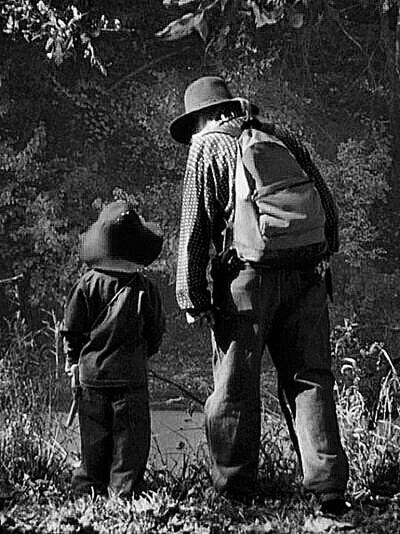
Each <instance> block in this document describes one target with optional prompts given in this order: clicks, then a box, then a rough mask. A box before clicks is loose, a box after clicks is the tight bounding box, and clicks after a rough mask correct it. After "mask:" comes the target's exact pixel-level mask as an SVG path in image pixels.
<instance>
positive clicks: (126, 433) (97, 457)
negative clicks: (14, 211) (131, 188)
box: [63, 201, 165, 498]
mask: <svg viewBox="0 0 400 534" xmlns="http://www.w3.org/2000/svg"><path fill="white" fill-rule="evenodd" d="M161 245H162V237H161V236H160V234H159V233H158V231H157V230H156V228H155V226H154V225H152V224H151V223H145V222H144V221H143V220H142V219H141V218H140V217H139V216H138V215H137V214H136V212H135V210H134V209H133V207H132V206H131V205H130V204H129V203H127V202H122V201H118V202H112V203H111V204H109V205H107V206H106V207H105V208H103V210H102V212H101V214H100V216H99V218H98V220H97V221H96V222H95V223H94V224H93V225H92V226H91V227H90V228H89V230H88V231H87V232H86V234H84V236H83V239H82V243H81V259H82V260H83V261H84V262H85V263H86V264H87V265H88V266H89V267H90V270H89V271H88V272H86V273H85V274H84V275H83V276H82V277H81V278H80V280H79V281H78V282H77V284H76V285H75V287H74V288H73V289H72V291H71V293H70V296H69V298H68V302H67V306H66V311H65V320H64V324H65V327H64V331H63V335H64V338H65V346H66V372H67V373H68V374H70V375H71V374H72V372H73V371H74V370H75V369H76V368H75V369H74V368H73V366H74V365H78V366H79V377H80V385H81V396H80V399H79V426H80V433H81V456H82V461H81V466H80V468H79V469H78V470H77V471H76V472H75V473H74V476H73V479H72V488H73V490H74V491H75V492H76V493H78V494H82V493H87V492H89V493H90V492H91V491H92V490H93V491H95V492H96V493H103V494H104V493H106V490H107V487H110V489H111V490H113V491H114V492H116V493H117V494H118V495H120V496H122V497H128V498H129V497H130V496H131V495H132V494H133V493H134V492H138V491H140V489H141V487H142V484H143V476H144V472H145V468H146V463H147V459H148V455H149V449H150V411H149V401H148V390H147V372H146V361H147V358H149V356H151V355H152V354H154V353H155V352H157V350H158V348H159V346H160V343H161V339H162V335H163V333H164V329H165V318H164V314H163V311H162V307H161V300H160V295H159V292H158V290H157V288H156V286H155V285H153V284H152V283H151V282H150V280H148V279H147V278H146V277H145V276H144V274H143V273H141V272H140V271H139V270H138V269H139V268H140V267H141V266H146V265H149V264H150V263H152V262H153V261H154V260H155V259H156V258H157V256H158V255H159V253H160V251H161Z"/></svg>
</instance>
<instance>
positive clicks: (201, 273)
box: [176, 133, 237, 313]
mask: <svg viewBox="0 0 400 534" xmlns="http://www.w3.org/2000/svg"><path fill="white" fill-rule="evenodd" d="M236 150H237V143H236V139H235V138H234V137H232V136H230V135H224V134H216V133H210V134H207V135H204V136H202V137H198V138H194V140H193V142H192V144H191V146H190V150H189V156H188V161H187V165H186V172H185V178H184V183H183V197H182V212H181V225H180V238H179V253H178V266H177V274H176V297H177V301H178V305H179V307H180V308H181V309H183V310H191V311H193V312H195V313H197V312H200V311H205V310H207V309H209V308H210V305H211V300H210V293H209V291H208V289H207V286H208V282H207V276H206V272H207V265H208V262H209V257H210V245H211V242H212V241H214V244H215V240H214V239H213V237H215V235H216V233H217V232H218V230H217V229H218V228H221V227H223V226H224V222H223V215H222V212H223V210H224V209H225V207H226V205H227V204H228V196H229V173H233V172H234V167H235V162H236ZM221 219H222V220H221Z"/></svg>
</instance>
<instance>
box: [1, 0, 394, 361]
mask: <svg viewBox="0 0 400 534" xmlns="http://www.w3.org/2000/svg"><path fill="white" fill-rule="evenodd" d="M27 6H28V7H29V6H30V8H29V9H28V7H27ZM68 6H69V3H67V2H62V1H57V2H56V1H54V2H51V4H50V5H48V4H45V3H44V2H38V3H32V4H30V3H29V2H22V1H10V2H1V8H0V9H1V23H2V29H3V32H2V34H1V35H0V76H1V79H0V82H1V88H0V89H1V93H0V94H1V96H0V123H1V127H0V179H1V190H0V239H1V257H0V279H2V280H4V279H8V278H10V277H13V276H16V275H23V277H21V278H20V279H18V280H17V281H16V282H15V284H17V286H15V284H14V283H4V284H2V285H0V290H1V292H2V295H1V299H0V301H1V307H2V314H3V315H5V316H7V315H8V314H9V313H11V312H12V311H13V309H14V308H13V307H14V306H15V305H16V304H18V306H19V307H20V308H22V312H23V314H24V315H25V316H26V318H27V320H29V321H33V322H40V320H41V314H40V310H41V309H46V310H50V309H52V310H53V309H54V310H55V311H56V313H57V314H60V313H61V309H62V305H63V302H64V299H65V296H66V295H67V293H68V290H69V288H70V287H71V285H72V283H73V281H74V280H75V279H76V277H77V275H78V273H79V270H80V268H81V266H80V264H79V259H78V256H77V252H78V241H79V234H80V233H81V232H83V231H84V230H85V228H86V227H87V226H88V225H89V224H90V223H91V222H92V221H93V220H94V219H95V217H96V215H97V212H98V209H99V208H100V207H101V205H102V203H103V202H106V201H109V200H111V199H112V198H119V197H124V196H127V195H128V196H130V198H132V199H133V200H134V201H135V202H136V203H137V206H138V209H139V210H140V211H142V212H143V214H144V215H145V216H146V217H148V218H151V219H153V220H156V221H158V222H159V223H160V224H161V226H162V227H163V229H164V231H165V234H166V240H165V246H164V249H163V254H162V257H161V259H160V260H159V261H158V262H157V263H156V264H155V265H154V266H153V270H154V271H155V273H156V276H157V277H158V279H159V280H162V281H163V282H162V285H163V288H164V289H163V291H164V294H165V297H166V300H167V308H168V309H173V307H174V298H173V287H172V286H171V285H170V284H171V283H173V276H174V265H175V259H176V251H177V231H178V223H179V212H180V195H181V180H182V176H183V172H184V165H185V161H186V154H187V153H186V149H185V148H184V147H182V146H179V145H177V144H176V143H174V142H173V141H172V139H171V138H170V137H169V131H168V125H169V123H170V121H171V120H172V119H173V118H174V117H176V116H177V115H178V114H180V113H182V111H183V92H184V89H185V87H186V86H187V84H188V83H189V82H191V81H192V80H193V79H195V78H196V77H198V76H200V75H204V74H218V75H222V76H224V77H225V78H226V79H227V80H228V82H229V84H230V86H231V87H232V91H233V92H234V93H235V94H240V95H243V96H246V97H248V98H250V99H251V100H252V101H254V102H256V103H257V104H258V105H259V106H260V108H261V110H262V115H263V116H264V117H265V118H268V119H272V120H276V121H279V122H281V123H283V124H285V125H287V126H289V127H290V128H292V129H293V130H294V131H296V132H297V133H298V134H299V135H300V136H301V137H302V139H303V141H304V142H305V143H306V144H307V145H308V146H309V148H310V151H311V152H312V154H313V157H314V158H315V160H316V162H317V164H318V166H319V167H320V169H321V171H322V173H323V175H324V177H325V178H326V180H327V181H328V183H329V184H330V186H331V188H332V189H333V191H334V193H335V197H336V200H337V202H338V205H339V209H340V213H341V243H342V245H341V252H340V254H339V255H338V256H337V257H336V258H335V277H334V283H335V302H334V308H333V315H334V319H333V320H334V321H335V323H336V322H341V321H342V320H343V318H348V319H350V320H352V321H353V320H354V321H356V322H357V324H358V325H359V329H360V331H361V332H363V334H362V335H365V336H366V337H367V338H368V337H369V338H371V339H372V338H374V339H380V340H382V341H384V342H385V343H386V344H387V345H388V346H389V347H390V349H391V350H393V349H394V350H397V349H398V339H399V332H400V326H399V315H400V306H399V281H400V274H399V254H400V225H399V206H400V170H399V169H400V112H399V98H400V96H399V86H400V78H399V54H400V37H399V36H400V29H399V28H400V18H399V9H400V7H399V2H397V1H388V0H384V1H382V2H381V1H370V0H359V1H356V0H354V1H343V0H342V1H339V0H331V1H323V0H319V1H315V2H311V1H308V2H307V1H290V0H287V1H280V0H274V1H258V2H251V1H238V0H234V1H233V0H232V1H229V0H217V1H215V0H214V1H192V2H191V1H188V0H176V1H174V0H170V1H165V2H162V1H161V0H135V1H119V0H115V1H111V2H106V1H101V0H98V1H94V0H93V1H89V0H85V1H83V0H82V1H79V2H76V3H75V5H74V6H73V8H71V7H68ZM16 287H17V292H16V291H15V289H16ZM16 298H17V299H18V302H17V303H16V302H15V299H16ZM393 356H395V354H393Z"/></svg>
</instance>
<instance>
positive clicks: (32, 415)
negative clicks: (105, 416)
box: [0, 317, 67, 484]
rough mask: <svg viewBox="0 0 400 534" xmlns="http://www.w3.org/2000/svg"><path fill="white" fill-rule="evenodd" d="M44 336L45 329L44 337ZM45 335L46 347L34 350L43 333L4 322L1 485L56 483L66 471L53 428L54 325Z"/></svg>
mask: <svg viewBox="0 0 400 534" xmlns="http://www.w3.org/2000/svg"><path fill="white" fill-rule="evenodd" d="M50 332H51V331H49V330H46V333H47V334H50ZM51 335H52V339H51V340H50V344H49V345H47V346H46V345H42V347H41V348H40V345H39V343H40V339H41V340H42V342H43V339H44V338H43V333H42V332H37V333H33V332H31V331H30V330H29V329H28V328H27V326H26V324H25V323H24V321H23V320H22V321H21V319H19V318H18V317H16V318H15V319H14V320H13V321H12V322H10V324H9V332H8V343H7V342H5V343H3V344H2V347H1V355H0V403H1V408H2V415H1V418H2V430H1V432H0V477H1V480H2V481H3V482H4V481H7V482H9V483H10V484H22V483H24V482H25V483H27V481H29V480H31V479H33V480H39V479H41V480H46V481H57V480H60V479H62V478H63V476H64V475H65V470H66V469H67V466H66V463H65V461H66V457H67V453H66V451H65V450H64V449H63V447H62V446H61V445H60V444H59V442H58V440H57V437H58V436H57V434H58V431H59V428H58V424H57V423H56V421H55V419H54V415H55V414H54V407H55V403H56V400H57V395H58V385H59V384H58V371H59V369H58V366H59V364H60V362H59V361H57V357H58V348H57V344H58V338H57V335H58V327H57V325H53V329H52V332H51ZM54 336H55V337H54ZM53 358H54V359H53Z"/></svg>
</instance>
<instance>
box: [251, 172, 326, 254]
mask: <svg viewBox="0 0 400 534" xmlns="http://www.w3.org/2000/svg"><path fill="white" fill-rule="evenodd" d="M253 201H254V202H255V205H256V207H257V210H258V216H259V228H260V233H261V235H262V237H263V239H264V240H265V241H266V242H267V243H269V248H270V249H282V248H294V247H302V246H306V245H310V244H312V243H318V242H321V241H324V238H325V235H324V227H325V212H324V209H323V207H322V203H321V199H320V196H319V193H318V191H317V189H316V187H315V186H314V184H313V182H312V181H310V180H304V179H303V178H302V177H299V179H294V178H290V179H287V180H280V181H279V182H276V183H274V184H271V185H269V186H266V187H262V188H260V189H257V190H256V191H255V193H254V195H253Z"/></svg>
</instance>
